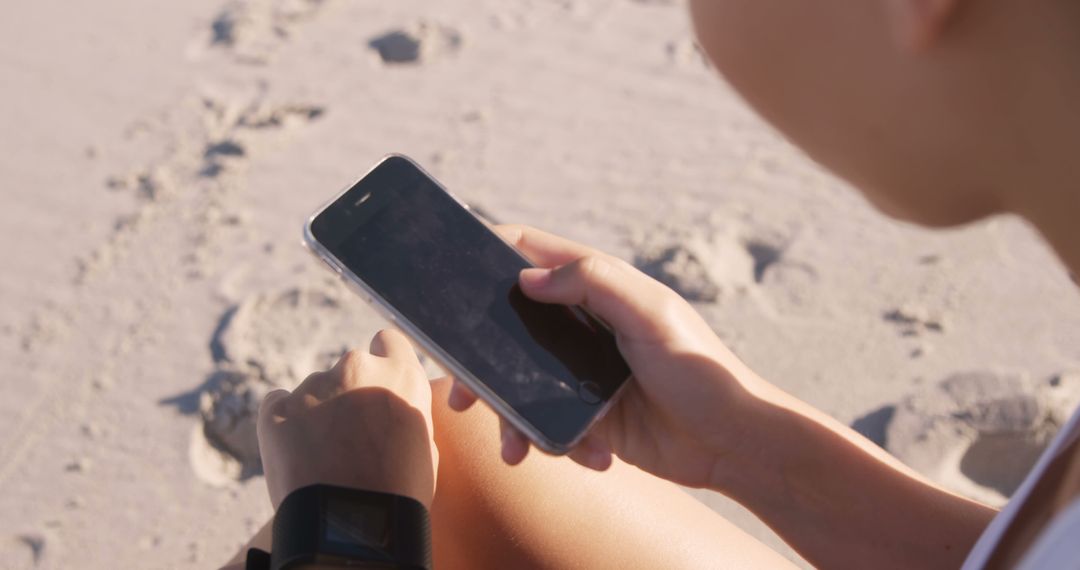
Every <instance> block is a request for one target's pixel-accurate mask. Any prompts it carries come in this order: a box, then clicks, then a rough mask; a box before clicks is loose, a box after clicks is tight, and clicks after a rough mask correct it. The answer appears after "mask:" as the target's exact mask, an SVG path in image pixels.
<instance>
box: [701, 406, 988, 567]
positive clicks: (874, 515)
mask: <svg viewBox="0 0 1080 570" xmlns="http://www.w3.org/2000/svg"><path fill="white" fill-rule="evenodd" d="M771 392H773V393H771V394H769V395H768V396H767V397H752V398H750V399H749V401H748V404H747V406H748V411H747V414H748V415H747V418H749V419H747V420H746V421H747V423H748V425H752V426H754V429H755V430H756V431H757V432H758V434H757V436H756V437H755V438H754V439H753V443H752V444H750V445H746V446H740V447H738V448H735V449H736V451H734V452H732V453H731V454H729V455H727V456H725V457H720V458H718V461H719V462H724V463H726V465H725V466H724V468H722V469H717V470H716V474H717V476H716V478H715V480H714V481H712V483H711V484H710V487H712V488H713V489H715V490H716V491H719V492H721V493H724V494H726V495H728V496H730V497H732V498H733V499H735V500H737V501H738V502H739V503H741V504H743V505H744V506H746V507H747V508H748V509H750V510H751V511H753V512H754V514H756V515H757V516H758V517H760V518H761V519H762V520H764V521H765V522H766V524H768V525H769V526H770V527H771V528H772V529H773V530H774V531H776V533H777V534H779V535H780V536H781V537H782V538H783V539H784V540H785V541H787V542H788V543H789V544H790V545H791V546H792V547H793V548H795V550H797V551H798V552H799V554H801V555H802V556H803V557H804V558H806V559H807V560H808V561H809V562H811V563H812V564H814V565H815V566H819V567H823V568H958V567H959V566H960V565H961V564H962V563H963V560H964V558H965V557H966V555H967V553H968V552H969V551H970V550H971V547H972V546H973V545H974V544H975V541H976V540H977V539H978V537H979V535H980V534H981V533H982V531H983V529H985V528H986V525H987V524H989V522H990V519H991V518H993V516H994V515H995V514H996V511H994V510H993V509H991V508H989V507H987V506H985V505H982V504H979V503H977V502H974V501H971V500H968V499H965V498H962V497H959V496H957V495H954V494H952V493H950V492H948V491H945V490H943V489H941V488H939V487H936V486H934V485H933V484H931V483H929V482H927V481H925V480H924V479H923V478H921V477H919V476H918V475H916V474H915V473H913V472H912V471H911V470H910V469H908V468H907V467H905V466H903V465H901V464H900V463H899V462H898V461H897V460H896V459H895V458H893V457H892V456H889V455H888V454H886V453H885V452H884V451H883V450H881V449H880V448H878V447H877V446H876V445H874V444H873V443H871V442H870V441H868V440H866V439H865V438H863V437H862V436H860V435H859V434H857V433H855V432H854V431H853V430H851V429H850V428H848V427H846V426H844V425H843V424H840V423H839V422H837V421H835V420H833V419H832V418H830V417H828V416H827V415H825V414H823V413H821V412H820V411H818V410H816V409H814V408H812V407H810V406H809V405H807V404H805V403H803V402H800V401H798V400H796V399H794V398H792V397H790V396H788V395H787V394H783V393H779V391H771Z"/></svg>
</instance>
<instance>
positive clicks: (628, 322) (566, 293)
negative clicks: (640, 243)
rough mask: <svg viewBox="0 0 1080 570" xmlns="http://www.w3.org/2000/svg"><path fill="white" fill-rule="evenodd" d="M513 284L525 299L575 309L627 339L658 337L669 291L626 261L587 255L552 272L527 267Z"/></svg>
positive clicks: (671, 294)
mask: <svg viewBox="0 0 1080 570" xmlns="http://www.w3.org/2000/svg"><path fill="white" fill-rule="evenodd" d="M519 282H520V284H521V289H522V291H524V292H525V294H526V295H527V296H529V297H530V298H531V299H533V300H535V301H540V302H541V303H558V304H561V305H580V306H582V307H585V308H586V309H588V310H589V312H591V313H593V314H594V315H596V316H598V317H600V318H601V319H603V320H604V321H606V322H607V323H608V324H609V325H611V327H612V328H614V329H615V330H616V331H617V332H619V333H622V334H624V335H627V336H639V335H640V334H642V333H645V334H649V333H656V332H659V331H658V330H657V329H658V325H659V324H660V323H661V322H662V318H663V313H664V307H665V306H666V305H667V306H669V305H670V304H669V303H666V302H665V301H666V300H668V299H667V297H669V296H672V297H674V298H676V299H678V296H677V295H675V294H674V293H673V292H672V291H670V290H668V289H666V288H665V287H664V286H662V285H660V284H659V283H657V282H656V281H653V280H652V279H651V278H649V277H648V276H647V275H645V274H644V273H641V272H640V271H638V270H637V269H634V268H633V267H631V266H630V265H628V264H626V262H624V261H622V260H619V259H615V258H612V257H608V256H602V255H596V256H587V257H582V258H580V259H578V260H577V261H573V262H571V263H567V264H566V265H563V266H560V267H556V268H554V269H543V268H538V267H537V268H528V269H525V270H523V271H522V272H521V275H520V278H519Z"/></svg>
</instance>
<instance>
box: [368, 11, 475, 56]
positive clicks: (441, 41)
mask: <svg viewBox="0 0 1080 570" xmlns="http://www.w3.org/2000/svg"><path fill="white" fill-rule="evenodd" d="M461 43H462V37H461V33H459V32H458V31H457V30H455V29H453V28H450V27H447V26H443V25H440V24H434V23H430V22H423V21H421V22H418V23H416V24H415V25H413V26H410V27H408V28H403V29H398V30H391V31H389V32H386V33H384V34H381V35H379V36H376V37H374V38H372V39H371V41H369V42H368V47H370V48H371V49H372V50H374V51H375V52H376V53H377V54H378V56H379V60H380V61H382V63H384V64H386V65H400V64H406V63H414V64H415V63H422V62H425V61H429V60H431V59H433V58H436V57H439V56H442V55H447V54H452V53H455V52H457V51H458V50H459V49H461Z"/></svg>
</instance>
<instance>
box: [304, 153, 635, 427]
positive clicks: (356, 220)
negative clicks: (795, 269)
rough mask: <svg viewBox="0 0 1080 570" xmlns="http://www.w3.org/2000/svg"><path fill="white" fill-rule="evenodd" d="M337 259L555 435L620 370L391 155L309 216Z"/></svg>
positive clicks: (511, 254) (564, 311)
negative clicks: (535, 297) (527, 291)
mask: <svg viewBox="0 0 1080 570" xmlns="http://www.w3.org/2000/svg"><path fill="white" fill-rule="evenodd" d="M312 232H313V234H314V235H315V238H316V239H317V240H319V242H320V243H322V244H323V245H324V246H326V247H327V249H329V250H330V252H331V253H332V254H333V255H334V256H335V257H337V258H338V259H339V260H340V261H341V262H342V264H343V265H345V266H346V267H348V268H349V269H350V270H351V271H352V272H353V273H355V274H356V275H357V276H358V277H360V279H362V280H363V281H364V282H365V283H367V284H368V285H369V286H370V287H371V288H372V289H374V290H375V292H376V293H378V294H379V296H381V297H382V298H383V299H385V300H386V301H387V302H389V303H390V304H391V305H393V306H394V308H395V309H397V310H398V311H399V312H400V313H401V314H402V315H403V316H405V318H407V319H408V320H409V321H411V322H412V324H413V325H415V326H416V327H417V328H418V329H420V330H421V331H422V332H423V333H424V334H426V335H427V336H428V338H430V339H431V340H432V341H433V342H434V343H435V344H436V345H438V346H439V347H441V348H442V349H443V350H444V351H445V352H446V353H447V354H449V355H450V356H451V357H452V358H453V359H454V360H456V361H457V362H458V363H459V364H460V365H461V366H463V367H464V368H465V369H466V370H468V371H469V372H471V373H472V375H473V376H475V377H476V378H477V379H478V380H479V381H480V382H482V383H483V384H485V385H486V386H488V387H489V388H490V389H491V390H492V391H493V392H495V394H496V395H497V396H498V397H499V398H501V399H502V400H503V401H504V402H506V403H507V404H509V405H510V406H511V407H512V408H514V409H515V410H516V411H517V412H518V413H519V414H520V415H521V416H522V417H524V418H525V420H526V421H528V422H529V423H531V424H532V425H533V426H535V427H536V428H537V429H538V430H539V431H540V432H542V433H543V434H545V435H546V436H547V437H548V438H549V439H550V440H551V441H553V442H554V443H556V444H561V445H566V444H568V443H569V442H571V441H572V440H573V439H574V438H575V437H576V436H577V435H578V434H580V433H581V431H582V430H584V429H585V427H586V426H587V425H588V423H589V422H590V421H591V420H592V418H593V417H594V416H595V415H596V414H597V413H598V412H599V411H600V409H601V407H602V406H603V404H604V403H605V402H606V401H607V400H608V399H610V398H611V397H612V396H613V395H614V393H615V391H616V390H617V389H618V388H619V387H620V386H621V385H622V383H623V382H625V381H626V380H627V378H628V377H629V375H630V370H629V368H628V367H627V365H626V363H625V361H624V360H623V358H622V356H621V355H620V354H619V351H618V348H617V346H616V344H615V338H614V336H613V335H612V334H611V333H610V332H609V331H608V330H607V329H606V328H604V327H603V326H602V325H601V324H600V323H598V322H597V321H596V320H595V319H593V318H592V317H590V316H589V315H587V314H586V313H584V312H583V311H581V310H580V309H577V308H572V307H566V306H562V305H546V304H541V303H537V302H535V301H532V300H530V299H528V298H527V297H525V295H524V294H523V293H522V292H521V290H520V289H519V288H518V286H517V277H518V273H519V272H520V271H521V270H522V269H523V268H525V267H529V266H530V265H531V264H530V263H529V262H528V261H527V260H525V259H524V258H522V257H521V255H519V254H518V253H517V252H516V251H515V250H514V249H512V248H511V247H509V246H507V245H506V243H504V242H503V241H502V240H501V239H499V237H498V236H496V235H495V234H494V233H493V232H492V231H491V230H490V229H488V228H487V227H486V226H485V225H484V224H483V223H481V222H480V221H479V220H477V219H476V218H475V217H473V215H472V214H470V213H469V212H468V211H466V210H465V209H464V208H462V207H461V206H460V205H458V203H457V202H455V201H454V200H453V198H451V197H450V196H449V195H448V194H446V193H445V192H444V191H443V190H442V189H441V188H439V186H438V185H437V184H436V183H435V182H434V181H433V180H431V179H430V178H429V177H428V176H426V175H425V174H424V173H423V172H421V171H420V170H419V169H417V168H416V167H415V166H414V165H413V164H412V163H411V162H409V161H408V160H405V159H403V158H400V157H391V158H388V159H386V160H385V161H383V162H382V163H381V164H380V165H379V166H378V167H376V169H375V170H373V171H372V172H371V173H370V174H368V176H366V177H364V179H363V180H361V181H360V182H358V183H357V184H356V185H355V186H353V188H352V189H350V190H349V191H348V192H346V193H345V195H344V196H342V198H341V199H339V200H337V201H336V202H335V203H334V204H333V205H332V206H331V207H330V208H328V209H327V210H326V211H324V212H323V213H322V214H320V215H319V216H318V217H317V218H316V219H315V220H314V221H313V222H312Z"/></svg>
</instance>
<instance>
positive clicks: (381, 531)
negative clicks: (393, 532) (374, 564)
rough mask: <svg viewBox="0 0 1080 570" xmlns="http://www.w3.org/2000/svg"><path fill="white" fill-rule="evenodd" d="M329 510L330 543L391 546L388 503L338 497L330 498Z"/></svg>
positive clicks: (373, 546) (327, 514) (328, 528)
mask: <svg viewBox="0 0 1080 570" xmlns="http://www.w3.org/2000/svg"><path fill="white" fill-rule="evenodd" d="M325 514H326V518H325V522H326V526H325V531H324V533H325V534H324V536H323V540H325V541H326V543H327V546H336V547H339V548H356V547H361V548H365V549H369V548H370V549H376V550H382V551H385V550H386V549H387V547H388V546H389V543H390V522H389V518H390V517H389V513H388V512H387V509H386V508H385V507H384V506H381V505H372V504H370V503H367V502H365V501H361V500H350V499H348V498H344V497H336V498H334V499H332V500H329V501H327V502H326V511H325Z"/></svg>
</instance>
